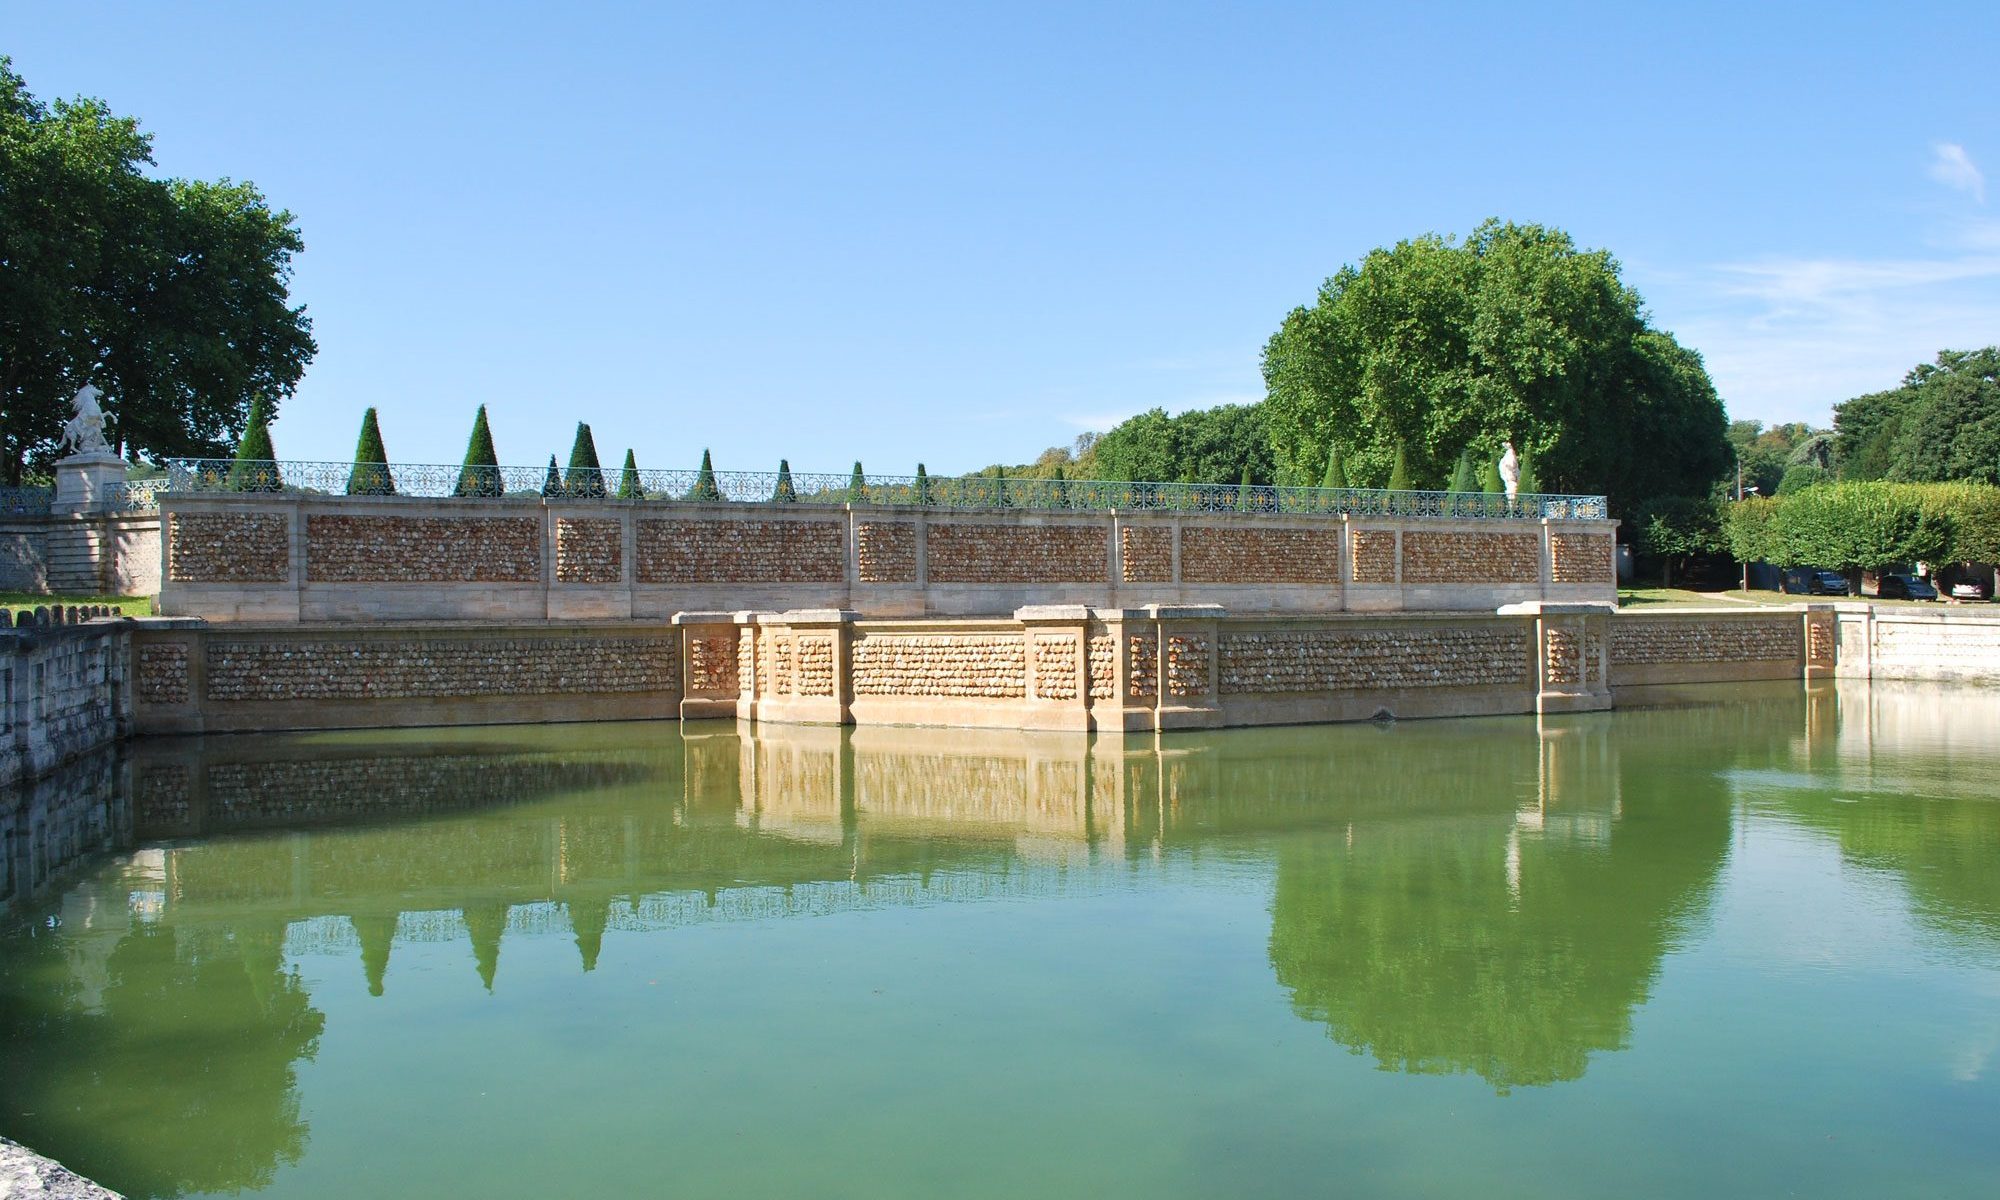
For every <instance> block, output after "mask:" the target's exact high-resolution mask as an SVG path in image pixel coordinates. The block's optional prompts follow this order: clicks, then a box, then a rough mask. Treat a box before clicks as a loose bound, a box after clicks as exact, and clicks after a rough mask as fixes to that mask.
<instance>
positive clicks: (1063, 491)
mask: <svg viewBox="0 0 2000 1200" xmlns="http://www.w3.org/2000/svg"><path fill="white" fill-rule="evenodd" d="M1049 503H1050V504H1052V505H1054V506H1055V507H1056V508H1068V507H1069V472H1067V471H1065V470H1063V469H1062V468H1061V467H1057V468H1056V473H1055V475H1054V477H1053V478H1052V479H1051V480H1050V487H1049Z"/></svg>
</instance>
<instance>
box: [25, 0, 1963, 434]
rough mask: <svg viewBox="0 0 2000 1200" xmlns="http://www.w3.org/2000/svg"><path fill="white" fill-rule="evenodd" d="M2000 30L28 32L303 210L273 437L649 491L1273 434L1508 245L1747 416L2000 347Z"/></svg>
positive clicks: (821, 15) (1432, 9)
mask: <svg viewBox="0 0 2000 1200" xmlns="http://www.w3.org/2000/svg"><path fill="white" fill-rule="evenodd" d="M1996 32H2000V7H1996V6H1994V5H1992V4H1990V3H1988V4H1983V5H1974V4H1967V5H1962V6H1947V5H1938V6H1925V5H1893V6H1892V5H1886V4H1882V5H1859V6H1852V7H1848V6H1841V5H1832V4H1811V5H1755V6H1746V5H1740V4H1727V5H1698V4H1677V5H1672V6H1664V5H1663V6H1658V7H1652V8H1647V7H1641V6H1614V5H1602V4H1592V5H1575V6H1547V7H1535V8H1528V7H1526V6H1457V5H1416V4H1409V5H1395V6H1386V5H1385V6H1381V8H1380V9H1379V10H1375V11H1369V10H1362V9H1349V8H1343V7H1337V6H1332V5H1310V6H1300V7H1286V6H1228V7H1220V6H1218V7H1180V6H1175V7H1167V6H1157V5H1131V6H1088V7H1084V6H1071V5H1055V6H1049V7H1036V6H1030V5H1027V4H1008V5H1001V6H993V7H990V8H978V9H974V8H970V7H960V6H953V5H936V4H931V5H910V6H890V5H818V6H806V5H798V6H760V5H751V4H728V5H709V6H703V7H698V8H697V7H680V6H665V5H657V6H656V5H597V4H580V3H573V4H565V5H560V6H557V5H518V6H516V5H502V4H481V5H477V6H470V5H468V6H461V7H451V6H446V5H442V4H422V3H415V4H413V3H408V2H405V3H401V4H395V5H370V4H362V3H342V4H337V5H336V4H320V5H314V6H307V5H299V4H286V5H277V4H269V3H260V4H244V5H225V4H207V5H200V6H196V5H165V4H133V5H111V4H91V3H71V4H47V3H15V2H13V0H0V53H5V54H10V55H12V56H13V58H14V66H15V69H16V70H17V71H19V72H20V73H21V74H23V75H24V76H25V77H26V78H27V80H28V84H29V86H30V88H31V89H32V90H33V91H34V92H35V93H36V94H37V95H39V96H42V97H44V98H53V97H56V96H67V95H75V94H78V93H84V94H90V95H97V96H102V97H104V98H105V99H106V100H108V101H109V102H110V103H111V104H112V105H113V107H114V108H116V109H117V110H118V111H121V112H126V113H131V114H134V115H136V116H138V117H140V118H141V119H142V120H143V121H144V123H145V125H146V126H147V128H149V129H150V130H151V131H152V132H153V133H154V135H155V149H156V153H157V157H158V159H159V166H160V170H161V171H162V172H163V173H165V174H173V175H187V176H200V177H218V176H224V175H228V176H232V177H235V178H244V179H251V180H254V181H255V182H256V183H257V184H258V185H259V186H260V187H261V188H263V189H264V191H265V193H266V194H267V195H269V196H270V197H271V198H272V200H273V201H274V203H276V204H278V205H281V206H283V207H286V208H289V209H291V210H292V211H293V212H294V213H295V214H297V216H298V219H299V223H300V225H301V227H302V229H303V231H304V234H305V240H306V252H305V254H304V255H303V256H302V257H301V258H300V259H299V260H298V263H297V274H296V277H295V280H294V288H293V294H294V296H295V298H296V299H298V300H300V301H303V302H304V303H306V304H307V305H308V306H309V309H310V311H311V314H312V316H313V319H314V322H315V332H316V335H317V337H318V339H319V343H320V354H319V357H318V359H317V360H316V361H315V362H314V364H313V365H312V367H311V369H310V370H309V372H308V374H307V376H306V379H305V382H304V383H303V385H302V386H301V387H300V389H299V393H298V395H297V397H296V398H294V399H293V400H292V401H290V402H289V404H288V405H287V406H286V408H285V410H284V413H283V414H282V416H281V419H280V420H279V422H278V424H277V425H276V427H275V429H274V436H275V439H276V442H277V445H278V450H279V453H280V454H281V455H282V456H284V457H286V458H331V459H340V458H344V457H346V456H347V455H348V454H349V453H350V452H351V450H352V447H353V443H354V436H355V430H356V428H357V426H358V423H359V419H360V415H361V411H362V409H363V408H365V407H366V406H368V405H371V404H372V405H376V406H377V407H379V408H380V410H381V415H382V426H383V432H384V436H385V439H386V441H387V443H388V447H389V451H390V455H391V457H392V458H394V459H396V460H398V461H447V462H448V461H456V460H457V458H458V457H459V456H460V455H461V454H462V453H463V451H464V445H465V438H466V432H467V429H468V428H469V426H470V421H471V415H472V410H473V408H474V406H475V405H477V404H479V403H481V402H484V403H486V404H487V405H488V406H489V408H490V411H491V414H492V418H493V427H494V434H495V440H496V442H497V443H498V447H499V450H500V455H501V458H502V460H503V461H508V462H522V463H533V462H537V461H541V460H543V459H545V458H546V456H547V455H548V454H549V453H551V452H552V451H560V452H563V453H565V454H566V453H567V449H568V446H569V441H570V436H571V432H572V430H573V428H574V425H575V422H576V421H577V420H579V419H582V420H588V421H590V422H591V424H592V426H593V428H594V430H595V432H596V436H597V441H598V446H599V449H600V451H601V452H602V453H603V455H604V456H605V457H606V458H607V459H610V458H613V457H614V456H617V455H620V454H622V452H623V450H624V449H625V447H627V446H632V447H635V448H636V449H637V451H638V455H639V461H640V463H641V465H643V466H655V467H669V466H690V465H692V464H693V463H694V462H695V461H696V460H697V459H698V458H699V456H700V453H701V450H702V449H703V448H704V447H711V448H713V450H714V452H715V458H716V463H717V465H718V466H720V467H736V468H744V469H770V468H771V467H773V466H775V464H776V462H777V459H778V458H779V457H780V456H784V457H788V458H789V459H790V460H791V461H792V464H793V465H794V466H795V467H796V468H798V469H801V470H810V469H825V470H845V469H846V467H847V465H848V464H849V463H851V462H852V461H853V460H854V459H855V458H857V457H858V458H861V459H863V460H865V461H866V463H867V464H868V467H869V469H870V470H873V471H881V472H906V471H910V470H913V469H914V465H915V463H916V462H917V461H918V460H920V459H921V460H923V461H925V462H926V463H927V464H928V465H929V467H930V468H931V469H932V470H933V471H940V470H943V471H952V470H962V469H969V468H973V467H977V466H980V465H983V464H985V463H989V462H993V461H996V460H1005V461H1025V460H1027V459H1031V458H1033V457H1034V455H1035V454H1036V453H1038V452H1039V451H1040V450H1041V449H1042V448H1043V447H1045V446H1049V445H1052V444H1058V443H1066V442H1068V441H1069V440H1070V439H1071V438H1073V437H1074V436H1075V435H1076V434H1078V433H1079V432H1081V431H1083V430H1085V429H1091V428H1097V429H1101V428H1104V427H1106V426H1107V425H1109V424H1110V423H1111V422H1114V421H1116V420H1117V419H1119V418H1121V417H1123V416H1126V415H1129V414H1131V413H1133V412H1137V411H1140V410H1142V409H1145V408H1148V407H1151V406H1153V405H1161V406H1164V407H1166V408H1168V409H1171V410H1177V409H1183V408H1188V407H1193V406H1199V405H1209V404H1217V403H1225V402H1231V401H1242V400H1251V399H1255V398H1257V397H1258V396H1259V395H1260V394H1261V390H1262V384H1261V380H1260V378H1259V376H1258V371H1257V356H1258V351H1259V349H1260V348H1261V347H1262V345H1263V343H1264V340H1265V339H1266V338H1267V337H1268V336H1269V335H1270V333H1271V331H1272V330H1273V329H1275V328H1276V326H1277V324H1278V321H1279V320H1280V318H1281V317H1282V316H1283V314H1284V313H1285V311H1286V310H1287V309H1289V308H1291V307H1292V306H1294V305H1296V304H1300V303H1305V302H1308V301H1309V300H1310V299H1311V298H1312V295H1313V292H1314V289H1315V288H1316V287H1317V286H1318V284H1319V282H1320V281H1321V280H1322V279H1323V278H1324V277H1325V276H1327V275H1329V274H1331V273H1332V272H1333V271H1334V270H1335V269H1337V268H1338V267H1339V266H1340V265H1341V264H1342V263H1345V262H1351V261H1354V260H1356V259H1358V258H1359V257H1360V256H1361V255H1363V254H1365V253H1366V252H1367V251H1368V250H1369V248H1371V247H1373V246H1376V245H1381V244H1385V243H1389V242H1393V241H1395V240H1397V239H1399V238H1403V237H1408V236H1412V235H1415V234H1419V233H1423V232H1426V231H1438V232H1450V233H1464V232H1465V231H1467V230H1469V229H1471V228H1472V227H1473V226H1475V225H1476V224H1478V223H1479V221H1480V220H1482V219H1483V218H1485V217H1488V216H1501V217H1504V218H1509V219H1513V220H1519V221H1538V222H1543V223H1546V224H1552V225H1557V226H1560V227H1562V228H1565V229H1567V230H1569V231H1570V232H1571V233H1572V234H1574V235H1575V236H1576V238H1577V239H1578V240H1579V241H1580V242H1581V243H1583V244H1585V245H1587V246H1593V247H1597V246H1601V247H1605V248H1608V249H1610V250H1611V251H1612V252H1613V253H1614V254H1616V255H1617V256H1618V257H1619V258H1620V259H1621V260H1622V261H1623V263H1624V264H1625V270H1626V278H1627V280H1628V281H1629V282H1630V283H1632V284H1633V285H1634V286H1636V287H1637V288H1638V289H1639V290H1640V292H1641V293H1642V294H1643V295H1644V296H1645V297H1646V299H1647V302H1648V304H1649V306H1650V308H1651V310H1652V312H1653V314H1654V318H1655V320H1656V322H1657V323H1658V324H1660V325H1662V326H1664V327H1666V328H1668V329H1671V330H1673V331H1674V332H1675V333H1676V334H1677V335H1678V336H1679V337H1680V338H1681V339H1682V340H1683V341H1684V342H1686V343H1688V344H1690V345H1692V346H1693V347H1695V348H1696V349H1698V350H1700V351H1701V352H1702V353H1703V354H1704V355H1705V356H1706V357H1707V360H1708V364H1709V368H1710V371H1711V373H1712V374H1713V375H1714V376H1715V379H1716V382H1717V385H1718V386H1719V387H1720V389H1721V390H1722V393H1723V395H1724V398H1725V399H1726V400H1727V401H1728V403H1729V406H1730V409H1731V412H1732V414H1734V415H1737V416H1744V417H1755V418H1760V419H1763V420H1766V421H1775V420H1791V419H1806V420H1813V421H1824V420H1826V419H1827V417H1828V415H1829V413H1830V411H1831V407H1832V405H1833V404H1834V403H1835V402H1837V401H1838V400H1840V399H1842V398H1845V397H1846V396H1849V395H1852V394H1855V393H1857V392H1860V391H1864V390H1873V389H1877V388H1882V387H1889V386H1893V385H1894V384H1895V382H1896V381H1897V380H1898V378H1900V376H1901V375H1902V373H1903V372H1904V371H1905V370H1907V369H1908V368H1909V367H1910V366H1911V365H1912V364H1914V363H1916V362H1918V361H1920V360H1923V359H1928V358H1929V357H1930V356H1931V355H1932V354H1934V353H1935V352H1936V351H1937V350H1938V349H1939V348H1940V347H1945V346H1954V347H1957V346H1969V345H1984V344H1987V343H1991V342H1996V341H2000V217H1996V214H1995V211H1994V205H1995V204H1996V203H2000V197H1996V196H1995V195H1993V194H1990V193H1992V192H1995V191H2000V179H1996V180H1995V181H1994V183H1993V186H1989V184H1988V181H1987V179H1986V174H1987V173H1988V172H1989V171H1996V170H2000V120H1996V118H2000V89H1996V88H1995V87H1994V85H1993V81H1992V73H1991V71H1990V70H1989V69H1987V67H1986V66H1984V65H1983V64H1984V62H1985V58H1984V57H1983V56H1984V55H1985V54H1986V53H1987V48H1990V47H1991V46H1992V45H1993V44H1994V43H1995V40H1996V39H1995V34H1996Z"/></svg>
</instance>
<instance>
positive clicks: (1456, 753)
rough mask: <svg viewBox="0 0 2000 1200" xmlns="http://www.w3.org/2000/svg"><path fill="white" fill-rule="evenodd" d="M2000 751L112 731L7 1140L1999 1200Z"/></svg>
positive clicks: (1814, 717) (276, 1156)
mask: <svg viewBox="0 0 2000 1200" xmlns="http://www.w3.org/2000/svg"><path fill="white" fill-rule="evenodd" d="M1996 766H2000V693H1991V692H1982V691H1976V690H1969V689H1967V690H1946V689H1938V688H1918V687H1901V688H1896V687H1889V686H1885V685H1881V684H1877V685H1875V686H1874V687H1872V688H1870V687H1867V686H1851V685H1843V686H1841V687H1840V688H1838V689H1836V688H1834V687H1832V686H1831V685H1826V686H1821V687H1817V688H1815V689H1812V690H1801V689H1800V687H1799V686H1798V685H1796V684H1792V685H1779V686H1769V687H1766V686H1761V685H1759V686H1752V687H1741V688H1733V689H1713V690H1710V691H1708V692H1706V693H1705V694H1704V695H1703V696H1702V698H1701V702H1698V703H1691V704H1689V705H1687V706H1685V707H1673V708H1656V709H1643V710H1627V711H1620V712H1617V713H1609V714H1593V715H1587V716H1577V717H1570V718H1562V719H1556V720H1548V721H1543V722H1540V723H1538V722H1537V721H1535V720H1534V719H1532V718H1494V719H1475V720H1461V721H1433V722H1405V723H1400V724H1381V725H1359V726H1335V727H1319V728H1295V729H1262V730H1238V731H1228V732H1222V733H1214V734H1187V735H1168V736H1165V737H1162V738H1158V739H1155V738H1153V737H1151V736H1144V737H1131V738H1123V739H1121V738H1116V737H1098V738H1095V739H1092V738H1088V737H1086V736H1084V735H1081V734H1076V735H1069V734H1020V733H998V732H976V731H940V730H915V729H862V730H858V731H857V730H839V729H828V728H805V727H800V728H777V727H771V726H764V727H755V728H753V727H750V726H736V725H733V724H729V723H710V724H690V725H688V726H686V727H684V728H683V727H680V726H676V725H672V724H629V725H568V726H535V727H514V728H481V729H457V730H407V731H397V732H365V733H339V734H318V735H265V736H250V737H229V738H208V739H189V740H156V741H147V742H141V743H136V744H134V745H133V746H131V747H128V748H127V749H126V750H125V751H124V752H123V753H122V754H121V755H120V756H118V757H116V758H114V759H108V760H102V761H98V762H94V763H86V764H82V765H80V766H79V768H77V770H76V771H74V772H72V774H71V775H70V776H69V777H67V778H66V779H65V780H64V781H62V782H61V786H59V787H57V786H50V787H46V788H44V789H42V791H41V792H39V793H38V794H37V795H35V796H32V797H28V798H27V799H25V800H21V799H17V800H16V801H15V803H16V804H17V806H18V805H20V804H27V805H30V806H35V809H36V811H35V813H33V814H31V816H32V822H39V824H32V827H33V828H35V829H37V830H38V831H39V832H38V833H37V835H36V838H35V840H34V845H35V847H37V848H36V849H35V850H34V851H33V852H32V853H24V852H23V851H22V847H21V846H20V845H16V846H15V847H13V848H12V850H10V853H11V854H12V855H13V857H14V859H15V861H14V864H13V866H12V868H11V869H10V870H9V872H8V874H7V875H6V878H7V879H9V880H11V881H12V885H11V886H12V888H13V891H14V895H13V896H12V897H11V899H9V900H8V901H7V905H8V907H7V909H6V910H5V913H4V915H0V1134H5V1135H7V1136H10V1137H13V1138H15V1139H16V1140H19V1141H22V1142H24V1143H26V1144H28V1145H29V1146H32V1147H34V1148H35V1149H37V1150H40V1151H42V1152H43V1153H45V1154H49V1155H51V1156H53V1157H56V1158H58V1159H60V1160H62V1161H64V1162H65V1163H66V1164H68V1165H69V1166H71V1167H73V1168H75V1169H76V1170H78V1171H80V1172H83V1173H85V1174H88V1175H90V1176H92V1177H95V1178H97V1179H98V1180H100V1181H101V1182H103V1183H105V1184H106V1185H107V1186H110V1187H112V1188H115V1189H119V1190H122V1191H125V1192H127V1193H128V1194H130V1195H132V1196H135V1197H152V1196H181V1195H204V1194H212V1193H235V1192H252V1193H256V1194H259V1195H266V1196H271V1197H306V1196H311V1197H320V1196H327V1197H331V1196H342V1197H346V1196H355V1195H371V1196H402V1195H479V1196H483V1197H509V1196H523V1197H526V1196H535V1197H541V1196H551V1195H575V1194H581V1193H583V1192H590V1193H596V1194H608V1195H656V1194H687V1195H703V1196H772V1195H813V1196H855V1197H862V1196H867V1197H879V1196H932V1195H960V1196H1020V1195H1035V1194H1060V1195H1094V1196H1148V1197H1162V1196H1214V1195H1224V1194H1231V1195H1268V1196H1296V1195H1304V1194H1314V1195H1319V1194H1341V1195H1364V1196H1382V1197H1457V1196H1469V1195H1478V1196H1482V1197H1512V1196H1520V1197H1550V1196H1578V1197H1584V1196H1589V1197H1601V1196H1607V1195H1618V1196H1688V1195H1745V1196H1773V1195H1789V1194H1797V1195H1809V1196H1816V1197H1829V1196H1856V1197H1862V1196H1867V1197H1879V1196H1885V1195H1896V1196H1913V1195H1926V1196H1928V1195H1937V1196H1966V1195H1991V1194H1994V1191H1995V1189H1996V1186H2000V800H1996V799H1995V797H1994V790H1995V789H1994V787H1993V779H1994V775H1995V768H1996ZM20 827H21V828H23V829H27V828H30V827H31V823H29V822H24V823H21V825H20ZM22 836H24V837H25V836H26V835H22ZM18 841H19V839H18V838H17V842H18ZM50 847H56V848H58V849H55V850H51V849H50ZM64 847H67V848H68V849H61V848H64ZM72 853H73V854H74V855H75V856H76V861H74V862H70V863H64V862H62V861H59V860H60V859H62V858H63V857H65V856H66V855H68V854H72Z"/></svg>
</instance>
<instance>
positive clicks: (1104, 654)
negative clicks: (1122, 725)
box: [1090, 634, 1118, 700]
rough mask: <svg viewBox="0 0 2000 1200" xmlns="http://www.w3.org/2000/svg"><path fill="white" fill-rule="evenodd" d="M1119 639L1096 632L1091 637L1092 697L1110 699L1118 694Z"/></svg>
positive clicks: (1094, 698)
mask: <svg viewBox="0 0 2000 1200" xmlns="http://www.w3.org/2000/svg"><path fill="white" fill-rule="evenodd" d="M1117 668H1118V639H1117V638H1115V637H1112V636H1111V635H1109V634H1095V635H1092V637H1091V639H1090V698H1091V699H1093V700H1109V699H1111V698H1112V697H1113V696H1116V695H1117V694H1118V682H1117Z"/></svg>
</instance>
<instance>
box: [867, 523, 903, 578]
mask: <svg viewBox="0 0 2000 1200" xmlns="http://www.w3.org/2000/svg"><path fill="white" fill-rule="evenodd" d="M854 557H855V568H856V570H857V571H858V572H859V574H860V577H861V582H863V583H915V582H916V581H917V526H916V523H915V522H912V521H862V522H859V523H858V524H857V525H856V526H855V529H854Z"/></svg>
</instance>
